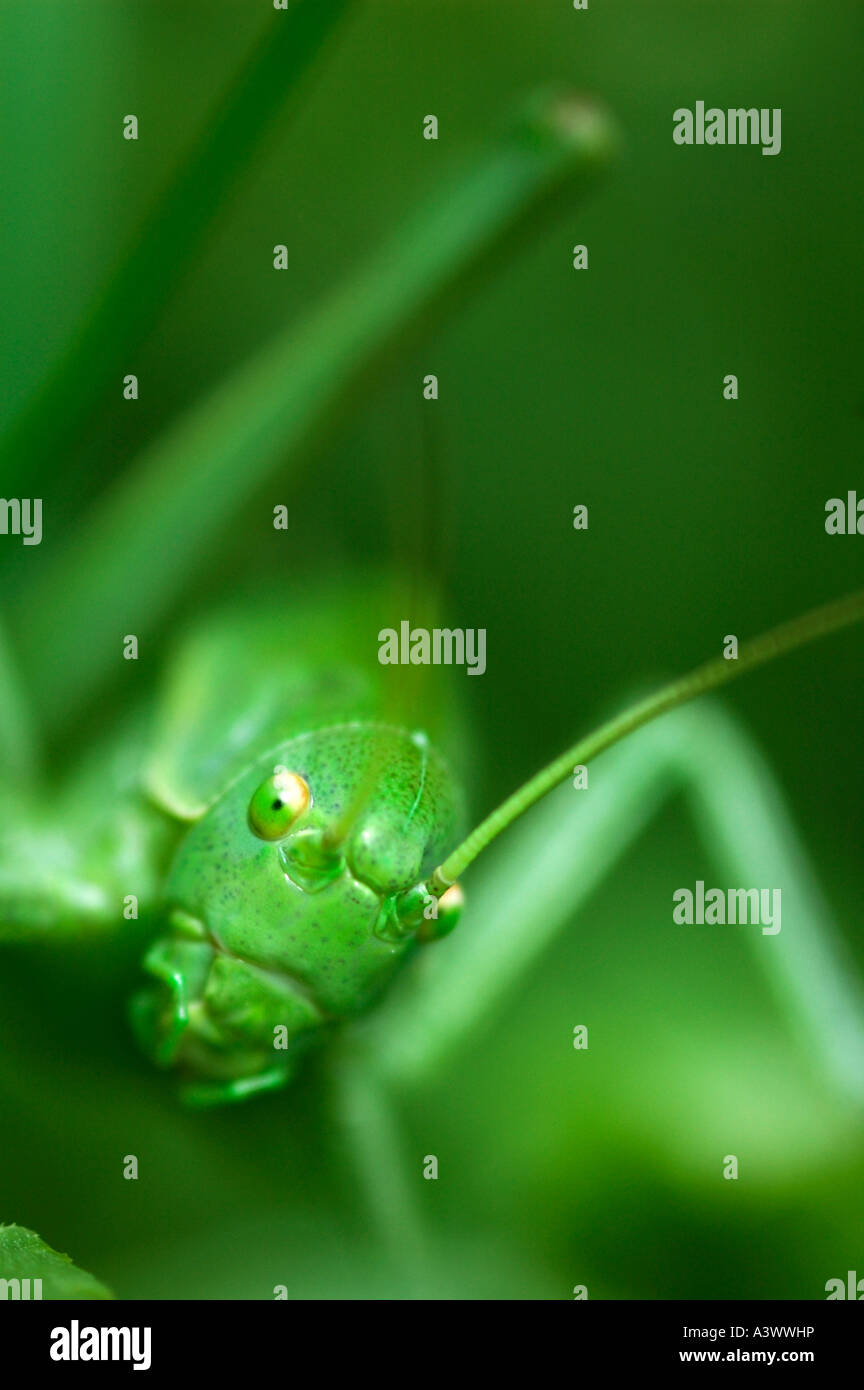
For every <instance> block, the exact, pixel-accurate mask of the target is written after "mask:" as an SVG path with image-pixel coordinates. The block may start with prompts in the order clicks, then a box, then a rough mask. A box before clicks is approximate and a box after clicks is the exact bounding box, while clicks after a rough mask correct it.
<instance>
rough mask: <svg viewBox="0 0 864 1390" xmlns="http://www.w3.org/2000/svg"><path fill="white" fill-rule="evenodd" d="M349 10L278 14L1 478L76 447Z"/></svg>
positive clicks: (55, 373)
mask: <svg viewBox="0 0 864 1390" xmlns="http://www.w3.org/2000/svg"><path fill="white" fill-rule="evenodd" d="M349 3H350V0H298V3H297V4H295V6H294V7H293V8H292V9H291V10H289V11H287V12H286V13H285V14H282V15H278V16H277V15H274V16H273V20H272V24H271V25H269V26H268V28H267V31H266V33H265V35H264V37H263V39H262V40H260V41H259V43H258V44H257V45H256V46H255V49H254V51H253V53H252V54H251V56H250V58H249V59H248V61H247V62H246V63H245V64H244V66H243V68H242V70H241V72H240V73H239V75H238V76H237V78H236V79H235V81H234V83H233V84H232V86H231V87H230V89H229V90H228V91H227V93H226V94H225V95H224V97H223V98H222V100H221V103H220V104H219V106H218V108H217V110H216V111H215V112H214V114H213V116H212V117H211V119H210V120H209V121H208V123H207V126H206V129H205V130H204V131H203V132H202V134H201V136H200V137H199V139H198V141H197V143H196V144H195V146H194V147H193V149H192V150H191V151H190V153H189V155H188V157H187V158H186V160H185V161H184V162H183V164H182V165H181V167H180V168H179V169H178V171H177V173H176V174H175V175H174V177H173V179H172V181H171V182H170V184H169V185H168V187H167V188H166V190H165V193H164V195H163V196H162V198H161V199H160V200H159V202H158V203H157V204H156V206H155V207H154V208H153V210H152V212H151V213H150V214H149V216H148V217H147V218H146V219H145V221H144V223H143V225H142V226H141V227H140V228H139V229H138V231H137V233H136V235H135V237H134V240H133V241H132V244H131V245H130V246H129V248H128V249H127V251H126V252H125V253H124V255H123V257H122V259H121V260H120V261H119V263H118V264H117V266H116V268H115V269H114V270H113V271H112V273H111V274H110V276H109V278H108V280H107V283H106V285H105V287H104V289H103V290H102V291H101V292H100V293H99V295H98V297H97V298H96V300H95V302H94V303H93V304H92V305H91V306H90V308H89V310H88V312H87V315H86V317H85V319H84V321H83V322H82V323H81V325H80V327H79V328H78V330H77V331H76V333H75V334H74V335H73V337H72V340H71V341H70V342H69V344H68V346H67V348H66V350H65V351H64V352H63V353H62V354H61V357H60V359H59V360H58V361H57V362H56V363H55V364H54V366H53V367H52V368H51V369H49V372H48V375H47V376H46V378H45V379H44V381H43V382H42V384H41V386H40V387H39V388H38V389H37V391H36V392H35V394H34V395H33V396H32V397H31V399H30V400H29V401H28V403H27V405H26V406H25V407H24V409H23V410H22V411H21V412H20V414H19V415H18V416H17V418H16V419H15V420H14V422H13V424H12V425H11V427H10V428H9V430H8V431H7V432H6V436H5V438H4V439H3V440H2V443H0V477H3V478H4V479H9V478H10V476H12V477H14V474H15V470H22V469H24V468H25V467H26V468H32V467H33V466H34V465H35V464H36V463H38V462H39V460H40V459H41V458H44V457H46V456H47V455H48V454H49V453H50V452H51V451H53V450H54V449H56V448H57V447H66V446H68V442H69V439H70V437H72V436H74V435H75V433H76V431H77V430H78V429H79V428H80V427H81V426H82V425H83V424H84V423H85V422H86V420H87V418H88V417H89V416H90V414H91V413H92V411H93V410H94V408H95V406H96V405H97V404H98V402H99V399H100V397H101V395H102V393H103V392H104V391H105V390H107V389H108V388H109V387H110V385H111V382H112V381H113V382H114V383H115V385H116V383H117V382H119V381H120V379H121V377H122V369H123V368H124V364H126V366H127V367H128V363H129V361H130V358H131V357H132V356H133V354H134V350H135V349H136V348H137V346H138V344H139V343H140V342H141V340H142V339H143V338H144V336H145V335H146V333H147V332H148V331H149V330H150V328H152V327H153V325H154V324H155V323H156V322H157V320H158V318H159V315H160V314H161V312H162V310H163V308H164V307H165V304H166V303H167V301H168V299H169V296H170V295H171V292H172V290H173V289H174V287H175V286H176V284H177V282H178V281H179V279H180V277H181V275H182V273H183V271H184V270H185V268H186V266H187V264H188V263H189V261H190V259H191V257H192V256H193V255H194V253H195V251H196V250H197V248H198V247H199V246H200V244H201V242H202V240H203V238H204V236H205V233H206V232H207V231H208V229H209V228H210V226H211V225H212V223H213V221H214V218H215V216H216V213H217V212H218V211H219V209H220V207H221V206H222V205H223V204H224V203H225V201H226V199H227V198H228V196H229V194H230V193H231V192H232V190H233V188H234V187H235V185H236V184H237V182H238V181H239V179H240V177H241V176H242V174H243V173H244V172H245V170H246V169H247V167H248V164H249V161H250V158H251V156H252V154H253V152H254V150H255V147H256V145H258V144H259V143H260V141H261V138H262V136H263V135H264V133H265V132H266V130H267V128H268V127H269V125H270V124H271V122H272V121H273V118H274V117H275V115H276V113H277V112H278V111H279V109H280V107H281V106H282V104H283V102H284V101H285V98H286V96H287V95H288V93H289V92H291V91H292V89H293V88H295V87H296V85H297V83H298V81H299V79H300V78H301V77H302V76H303V74H304V73H305V72H306V71H307V69H308V67H309V65H310V63H311V62H312V61H313V60H314V58H315V57H316V56H317V54H318V52H319V50H320V48H321V46H322V44H323V42H324V40H325V39H326V38H327V36H328V34H329V33H330V31H331V29H332V28H333V26H334V24H335V23H336V21H337V20H338V19H339V18H340V17H341V15H342V13H343V12H344V10H345V9H346V7H347V5H348V4H349ZM5 486H6V488H7V490H8V491H15V490H16V489H15V488H14V487H11V484H10V483H6V484H5Z"/></svg>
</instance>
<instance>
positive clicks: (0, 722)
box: [0, 625, 36, 784]
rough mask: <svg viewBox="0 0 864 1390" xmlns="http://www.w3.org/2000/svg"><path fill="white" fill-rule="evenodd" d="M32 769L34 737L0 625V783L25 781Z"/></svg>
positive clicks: (33, 764)
mask: <svg viewBox="0 0 864 1390" xmlns="http://www.w3.org/2000/svg"><path fill="white" fill-rule="evenodd" d="M35 770H36V738H35V733H34V730H33V727H32V723H31V720H30V710H29V706H28V703H27V698H26V696H25V694H24V691H23V690H22V689H21V685H20V682H19V679H18V671H17V668H16V664H15V660H14V658H13V656H12V653H11V651H10V650H9V644H8V642H7V640H6V632H5V629H4V627H3V626H2V625H0V784H2V783H8V782H25V781H27V779H28V778H30V777H32V775H33V774H34V772H35Z"/></svg>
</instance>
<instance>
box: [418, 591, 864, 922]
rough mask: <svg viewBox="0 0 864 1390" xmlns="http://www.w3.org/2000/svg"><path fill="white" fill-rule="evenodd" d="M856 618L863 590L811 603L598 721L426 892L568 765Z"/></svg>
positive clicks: (497, 813)
mask: <svg viewBox="0 0 864 1390" xmlns="http://www.w3.org/2000/svg"><path fill="white" fill-rule="evenodd" d="M862 620H864V589H858V590H856V592H855V593H853V594H847V595H846V596H845V597H844V598H840V599H836V600H835V601H834V602H833V603H826V604H824V605H823V606H822V607H820V608H813V609H811V610H810V612H809V613H803V614H802V615H801V616H800V617H798V618H793V619H792V620H791V622H788V623H782V624H781V625H780V626H779V627H775V628H772V629H771V631H770V632H765V633H763V634H762V636H761V637H756V638H754V639H753V641H752V642H747V643H745V645H744V646H743V647H742V648H741V650H740V651H739V653H738V659H737V661H735V660H726V659H725V658H724V657H715V658H713V659H712V660H711V661H707V662H705V664H704V665H703V666H698V667H697V668H696V670H695V671H691V672H690V673H689V675H686V676H681V677H680V678H679V679H678V680H675V681H672V682H671V684H670V685H665V686H663V688H662V689H661V690H658V691H656V692H655V694H653V695H649V696H648V697H647V699H645V700H641V701H640V702H639V703H638V704H636V705H632V706H631V708H630V709H628V710H625V712H624V713H623V714H619V715H618V716H617V717H616V718H615V719H610V720H609V722H608V723H606V724H601V726H600V728H599V729H595V730H594V732H593V733H592V734H588V736H587V737H586V738H582V739H580V740H579V742H578V743H574V744H573V746H572V748H568V749H567V750H566V752H564V753H562V754H561V755H560V757H557V758H555V759H554V761H553V762H551V763H549V764H548V766H546V767H544V768H542V769H541V771H540V772H538V773H537V774H536V775H535V776H534V777H532V778H531V779H530V781H528V782H525V783H524V785H523V786H521V787H519V789H518V790H517V791H515V792H513V794H512V796H509V797H508V798H507V800H506V801H502V802H501V805H500V806H497V807H496V808H495V810H494V811H493V812H492V813H491V815H488V816H487V817H486V819H485V820H484V821H481V822H480V824H479V825H478V826H477V827H476V828H475V829H474V830H472V831H471V834H470V835H469V836H468V838H467V839H465V840H463V841H462V843H461V845H459V846H458V847H457V848H456V849H455V850H454V851H453V853H452V854H450V855H448V857H447V858H446V859H445V860H444V862H443V864H440V865H439V867H438V868H437V869H436V870H435V872H434V874H433V875H432V877H431V879H430V880H429V885H428V886H429V891H430V892H431V893H434V894H436V895H438V896H440V894H442V893H443V892H444V891H445V889H446V888H448V887H449V885H450V884H451V883H454V882H455V881H456V879H457V878H458V877H459V875H460V874H462V873H464V871H465V869H467V867H468V865H469V864H470V863H471V862H472V861H473V860H474V859H476V858H477V855H478V854H480V852H481V851H482V850H484V849H485V848H486V846H487V845H488V844H490V842H491V841H492V840H494V839H495V837H496V836H497V835H500V834H501V831H502V830H506V829H507V827H508V825H511V824H512V823H513V821H514V820H516V818H517V817H518V816H521V815H522V814H523V813H524V812H525V811H527V810H528V809H529V807H531V806H533V805H534V804H535V802H537V801H539V800H540V799H541V797H543V796H545V795H546V793H547V792H549V791H551V790H552V788H553V787H556V786H557V785H558V783H559V782H563V781H565V780H566V778H568V777H569V776H571V774H572V770H573V768H574V767H579V766H583V765H584V764H585V763H587V762H588V761H589V759H591V758H596V757H597V755H598V753H602V752H603V751H604V750H605V749H607V748H611V747H612V744H613V743H618V742H620V740H621V739H622V738H626V737H627V735H628V734H631V733H633V731H634V730H635V729H638V728H640V727H641V726H642V725H643V724H648V723H649V722H650V721H651V720H652V719H657V718H658V717H659V716H660V715H661V714H666V713H667V711H668V710H672V709H677V707H678V706H679V705H683V704H685V702H686V701H687V700H693V699H695V698H696V696H697V695H704V694H706V693H707V691H709V690H716V689H717V688H718V687H719V686H721V685H726V684H727V683H728V682H729V681H733V680H736V679H737V678H738V676H743V675H744V673H745V671H752V670H753V669H754V668H755V667H757V666H762V665H764V664H765V662H767V661H773V660H774V658H775V657H778V656H783V654H784V653H785V652H791V651H794V650H795V648H796V647H803V646H805V645H806V643H808V642H812V641H813V640H814V639H815V638H817V637H824V636H826V635H827V634H828V633H829V632H836V631H837V630H838V629H839V628H843V627H848V626H850V624H852V623H857V622H861V621H862Z"/></svg>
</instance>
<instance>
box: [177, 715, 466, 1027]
mask: <svg viewBox="0 0 864 1390" xmlns="http://www.w3.org/2000/svg"><path fill="white" fill-rule="evenodd" d="M458 822H459V805H458V800H457V796H456V794H455V792H454V790H453V785H452V781H451V778H450V775H449V772H448V770H447V768H446V766H445V764H444V763H443V761H442V760H441V758H440V757H439V756H438V755H437V753H436V752H435V751H434V749H432V748H431V747H430V745H429V743H428V741H427V740H426V739H425V737H423V736H422V735H418V734H410V733H408V732H407V731H405V730H403V729H398V728H391V727H389V726H386V725H374V724H367V723H351V724H341V725H335V726H332V727H330V728H326V729H318V730H315V731H314V732H311V733H308V734H303V735H300V736H299V737H297V738H294V739H291V740H289V741H288V742H286V743H283V744H281V745H279V746H278V747H277V748H276V749H274V750H272V751H271V752H270V753H269V754H268V755H267V756H266V757H264V758H261V759H259V760H258V761H257V762H256V763H255V764H254V765H253V766H252V767H250V768H248V769H247V770H246V771H245V772H244V773H242V774H241V776H240V777H238V778H237V779H236V780H235V781H234V782H233V783H231V785H230V786H229V787H228V788H227V789H226V790H225V791H224V792H223V793H222V795H221V796H219V797H218V798H217V799H216V800H215V801H214V802H213V804H212V805H211V806H210V807H209V808H208V809H207V810H206V811H205V812H204V814H203V815H202V816H201V818H200V819H199V820H198V821H197V822H196V823H195V824H194V825H193V826H192V827H191V829H190V830H189V832H188V834H187V835H186V837H185V838H184V840H183V842H182V844H181V846H180V849H179V851H178V854H177V857H176V859H175V862H174V865H173V867H172V870H171V873H170V876H169V880H168V889H167V895H168V899H169V902H170V904H171V906H172V907H173V908H175V910H176V909H179V910H180V911H181V912H183V913H185V914H188V915H189V916H190V917H192V918H194V919H197V920H198V921H199V922H200V923H201V924H202V927H203V929H204V931H205V932H206V935H207V936H208V937H209V939H210V940H211V941H212V942H213V943H214V944H215V945H216V946H217V948H218V949H219V950H221V951H222V952H224V953H225V954H227V955H228V956H233V957H236V958H238V959H240V960H243V961H245V962H247V963H250V964H252V965H253V966H254V967H256V968H258V969H260V970H264V971H276V972H279V973H281V974H287V975H291V976H292V977H296V978H297V980H298V981H301V982H303V984H304V986H305V987H307V988H310V989H312V990H313V991H314V992H315V995H316V998H317V999H318V1000H319V1001H320V1002H321V1003H322V1004H323V1005H324V1007H325V1008H326V1009H327V1010H328V1011H329V1010H332V1011H333V1012H334V1013H338V1014H341V1013H342V1012H345V1011H352V1010H353V1009H354V1008H355V1007H358V1006H360V1005H362V1004H363V1003H364V1002H365V1001H366V999H367V998H368V997H370V996H371V995H372V994H373V993H374V992H375V990H376V989H377V987H378V986H379V985H380V984H381V983H382V982H383V977H385V976H386V975H388V974H389V973H390V970H391V969H392V966H393V964H394V960H395V957H396V956H397V955H400V954H401V953H402V948H404V947H405V946H406V945H407V944H408V943H409V941H410V940H411V939H412V938H414V937H419V938H421V939H424V938H428V937H429V936H431V935H437V934H442V932H441V931H439V927H440V928H443V930H449V928H450V926H451V925H455V921H454V917H455V912H456V907H457V900H458V890H457V892H456V893H454V894H451V895H450V896H449V899H448V901H447V902H445V903H441V902H439V901H438V899H437V897H436V896H435V895H433V894H430V893H429V892H428V891H426V890H425V882H426V878H427V876H428V875H429V874H430V872H431V870H432V869H433V868H434V866H435V864H436V863H437V862H438V859H439V858H440V855H441V854H442V853H443V852H444V851H445V850H446V849H448V848H450V846H451V845H452V843H453V838H454V835H455V834H456V833H457V828H458Z"/></svg>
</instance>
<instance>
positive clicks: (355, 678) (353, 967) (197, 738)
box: [132, 590, 462, 1104]
mask: <svg viewBox="0 0 864 1390" xmlns="http://www.w3.org/2000/svg"><path fill="white" fill-rule="evenodd" d="M376 602H377V599H376V595H375V591H374V590H367V591H359V590H358V591H357V592H355V593H354V594H353V595H351V596H350V598H349V599H348V600H347V601H346V600H345V597H344V595H343V596H342V601H341V602H340V603H338V604H334V603H332V602H326V601H325V602H321V601H319V600H318V599H317V598H315V599H312V600H310V601H308V602H306V603H298V604H297V605H296V606H294V607H292V609H291V611H290V613H288V614H287V615H286V612H285V610H284V609H280V610H278V611H272V612H269V613H268V612H266V611H265V612H262V611H261V610H258V611H257V612H256V613H253V614H250V613H249V612H248V611H245V612H244V611H242V610H241V611H238V612H237V613H234V614H228V615H225V616H224V617H223V618H221V619H219V620H218V621H217V620H211V621H210V622H208V624H207V625H206V626H205V627H204V628H202V629H199V630H198V632H197V633H194V634H192V636H191V639H189V640H187V642H186V643H185V644H184V646H183V647H182V648H181V650H180V652H179V654H178V657H177V659H176V660H175V662H174V663H173V665H172V668H171V672H170V677H169V680H168V683H167V685H166V687H165V689H164V691H163V696H162V699H161V704H160V707H159V709H158V710H157V711H156V721H155V723H156V727H155V730H154V739H153V746H152V751H151V754H150V757H149V762H148V767H147V769H146V770H145V782H146V784H147V786H148V789H149V791H150V795H151V797H152V799H153V800H154V801H155V802H156V803H157V805H159V806H160V807H161V809H162V810H163V812H165V813H167V815H168V816H169V817H171V818H172V819H173V820H174V822H175V824H176V823H178V822H186V828H185V829H181V832H180V836H179V841H178V847H177V849H176V853H175V855H174V858H173V862H172V864H171V866H170V868H169V871H168V874H167V878H166V882H165V890H164V894H163V904H164V908H165V914H166V922H167V923H168V925H169V930H168V932H167V933H166V934H164V935H162V936H160V938H159V939H158V940H157V941H156V943H155V945H154V946H153V947H152V949H151V950H150V951H149V952H148V955H147V957H146V958H145V961H144V968H145V970H146V971H147V973H148V975H149V976H150V977H151V979H152V981H153V983H152V984H151V985H150V986H148V987H147V988H146V989H144V990H143V991H142V992H141V993H140V994H139V995H138V996H137V997H136V998H135V1000H134V1001H133V1008H132V1020H133V1025H134V1027H135V1030H136V1032H137V1034H138V1037H139V1040H140V1042H141V1044H142V1046H143V1047H144V1049H145V1050H146V1051H147V1053H148V1054H149V1055H150V1056H151V1057H152V1059H153V1060H154V1061H155V1062H157V1064H159V1065H161V1066H169V1067H173V1068H176V1069H177V1070H178V1072H179V1074H180V1075H181V1077H183V1078H184V1079H185V1081H186V1083H187V1084H186V1090H185V1094H186V1098H187V1099H188V1100H190V1101H193V1102H199V1103H203V1104H208V1103H221V1102H223V1101H229V1100H237V1099H241V1098H242V1097H243V1096H245V1095H248V1094H250V1093H252V1092H254V1091H257V1090H261V1089H267V1088H271V1087H276V1086H280V1085H282V1084H284V1082H285V1081H287V1080H288V1079H289V1078H290V1076H291V1075H292V1073H293V1071H294V1070H295V1068H296V1064H297V1060H298V1057H299V1055H300V1054H301V1053H302V1052H303V1051H304V1050H305V1049H306V1048H307V1047H308V1046H309V1045H310V1044H311V1043H313V1042H315V1041H317V1040H321V1039H323V1037H325V1036H326V1034H327V1032H328V1031H329V1030H331V1029H332V1028H333V1027H334V1026H336V1025H337V1024H338V1023H339V1022H340V1021H341V1020H343V1019H346V1018H348V1017H350V1016H351V1015H353V1014H356V1013H358V1012H359V1011H361V1010H363V1009H364V1008H366V1007H367V1006H368V1005H369V1004H371V1003H372V1002H373V1001H374V999H375V997H376V996H377V995H378V994H379V992H380V991H381V990H382V989H383V988H384V987H385V986H386V984H387V982H388V980H389V979H390V977H391V976H392V974H393V972H394V970H395V969H396V968H397V967H398V966H399V964H400V962H401V961H402V960H403V959H404V958H405V957H406V955H408V954H409V952H410V951H411V950H412V949H413V947H414V945H415V942H414V935H413V931H412V932H411V933H410V934H406V933H405V930H404V927H400V925H399V923H398V922H396V921H395V920H394V915H393V910H392V909H393V904H394V901H395V900H396V898H397V897H398V895H399V894H400V893H403V892H404V891H405V890H406V889H410V888H415V887H416V886H417V885H419V884H422V883H423V881H424V879H425V876H426V875H427V874H428V873H429V872H430V871H431V869H432V868H434V866H435V863H436V862H438V861H439V860H440V859H441V858H442V857H443V855H444V854H445V853H446V852H447V850H448V849H449V848H451V847H452V844H453V843H454V841H455V839H456V837H457V835H458V832H459V830H460V828H461V820H462V816H461V807H460V803H459V798H458V795H457V793H456V791H455V789H454V787H453V783H452V780H451V777H450V774H449V772H448V770H447V768H446V766H445V764H444V762H443V761H442V759H441V757H440V756H439V755H438V753H437V752H435V751H434V749H433V748H432V747H431V746H430V744H429V741H428V739H427V738H426V737H425V735H424V734H421V733H419V732H416V731H410V730H408V729H405V728H400V727H397V726H395V725H391V724H385V723H377V722H374V712H375V711H376V710H380V709H381V708H387V707H388V706H392V703H393V702H392V699H391V698H390V692H389V691H388V690H387V688H386V687H385V686H384V680H385V678H386V677H388V676H391V678H392V673H391V672H389V671H388V670H386V669H385V668H382V667H381V666H380V665H378V663H377V661H376V660H375V656H376V653H377V643H376V640H375V638H376V633H377V630H378V627H379V626H380V625H381V619H382V617H383V614H382V613H380V612H379V611H378V610H377V608H376ZM433 694H437V695H438V700H437V705H438V709H437V711H436V713H437V716H438V720H439V723H440V720H441V717H442V714H443V715H444V717H445V718H446V716H447V705H446V696H447V690H446V687H445V686H444V685H441V686H439V687H438V688H437V690H435V691H433ZM433 727H435V726H434V725H433ZM279 766H281V767H284V768H287V769H288V770H290V771H291V772H295V773H298V774H299V775H300V776H301V777H303V778H304V779H305V781H306V782H307V783H308V785H309V788H310V792H311V802H310V805H309V807H308V809H307V810H306V811H305V812H304V813H303V814H302V815H301V816H300V818H299V819H298V820H297V821H296V822H295V823H294V824H293V825H292V826H291V827H290V832H289V834H288V835H287V836H286V837H285V838H284V839H282V840H279V841H266V840H262V839H260V838H259V837H258V836H256V835H255V834H254V833H253V831H252V830H251V829H250V826H249V821H248V809H249V803H250V800H251V798H252V795H253V793H254V792H255V790H256V788H258V787H259V786H260V784H261V783H262V782H263V781H264V780H265V779H266V778H268V777H269V776H271V775H272V774H273V772H274V770H275V768H276V767H279ZM346 810H347V811H348V812H349V813H350V829H349V831H348V834H347V835H346V837H345V839H344V842H343V843H342V844H341V845H340V847H339V852H338V855H337V856H336V857H335V858H334V859H332V861H331V860H327V861H326V862H324V863H323V864H322V863H320V862H319V861H320V850H319V852H318V855H317V860H316V855H315V854H313V855H312V857H311V861H312V862H310V852H309V846H310V843H311V842H313V841H314V842H316V846H317V842H318V840H319V838H320V832H321V831H322V830H324V829H325V828H328V827H330V826H332V825H333V823H334V821H335V820H336V819H337V818H339V817H340V816H342V815H343V814H344V813H345V812H346Z"/></svg>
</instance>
